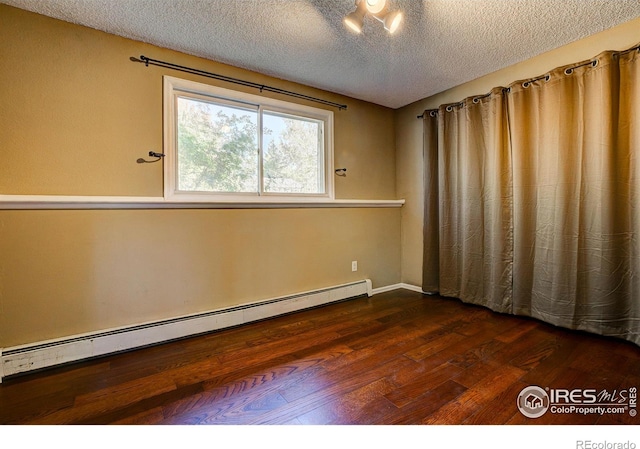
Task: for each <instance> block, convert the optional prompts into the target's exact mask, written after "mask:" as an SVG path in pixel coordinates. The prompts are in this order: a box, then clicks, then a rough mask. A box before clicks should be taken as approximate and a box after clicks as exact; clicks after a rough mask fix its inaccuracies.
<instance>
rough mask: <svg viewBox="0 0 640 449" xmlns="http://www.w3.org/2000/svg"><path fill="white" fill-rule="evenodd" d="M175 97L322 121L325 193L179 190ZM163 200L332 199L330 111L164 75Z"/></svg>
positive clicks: (255, 200)
mask: <svg viewBox="0 0 640 449" xmlns="http://www.w3.org/2000/svg"><path fill="white" fill-rule="evenodd" d="M179 96H182V97H185V96H193V98H194V99H198V98H199V99H202V98H203V97H205V98H206V97H208V98H210V99H211V100H213V101H220V102H221V103H223V102H224V100H229V101H233V102H241V103H246V104H248V105H251V106H257V107H258V110H259V111H262V109H263V108H264V109H267V110H268V111H271V112H276V113H283V114H291V115H294V116H300V117H306V118H310V119H314V120H319V121H322V122H324V126H323V128H324V133H323V134H324V136H323V137H324V185H325V193H319V194H309V193H305V194H303V193H300V194H282V193H269V192H262V191H258V192H257V193H218V192H183V191H179V190H178V189H177V182H178V179H177V169H178V163H177V162H178V158H177V150H178V148H177V137H178V136H177V99H178V97H179ZM163 106H164V154H165V157H164V161H163V163H164V200H165V201H170V202H171V201H172V202H210V203H215V202H231V203H247V202H251V203H262V202H265V203H268V202H322V201H327V200H330V201H332V200H334V199H335V191H334V176H333V174H334V170H333V112H332V111H328V110H325V109H320V108H315V107H311V106H305V105H301V104H296V103H290V102H288V101H282V100H276V99H273V98H268V97H263V96H260V95H252V94H248V93H245V92H239V91H235V90H230V89H225V88H222V87H217V86H211V85H208V84H202V83H197V82H194V81H189V80H184V79H181V78H175V77H171V76H165V77H164V94H163ZM259 117H260V118H259V120H258V129H259V134H260V137H259V143H258V146H259V147H260V148H259V149H257V150H259V151H260V155H259V161H260V163H259V165H260V170H259V173H258V176H259V184H260V189H259V190H263V180H262V176H263V173H262V168H261V167H262V151H263V149H262V148H261V147H262V129H261V123H260V122H261V115H260V116H259Z"/></svg>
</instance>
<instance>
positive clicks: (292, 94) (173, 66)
mask: <svg viewBox="0 0 640 449" xmlns="http://www.w3.org/2000/svg"><path fill="white" fill-rule="evenodd" d="M129 59H130V60H131V61H133V62H141V63H144V65H145V66H147V67H149V66H150V65H155V66H158V67H164V68H167V69H173V70H179V71H181V72H186V73H191V74H192V75H200V76H206V77H207V78H213V79H216V80H220V81H226V82H228V83H234V84H240V85H241V86H246V87H253V88H256V89H259V90H260V92H263V91H267V92H273V93H276V94H281V95H288V96H290V97H295V98H299V99H301V100H308V101H313V102H315V103H321V104H324V105H326V106H333V107H335V108H338V109H339V110H342V109H347V105H346V104H339V103H334V102H332V101H327V100H323V99H322V98H315V97H310V96H308V95H303V94H299V93H296V92H291V91H289V90H284V89H280V88H277V87H271V86H266V85H264V84H258V83H253V82H251V81H244V80H241V79H238V78H232V77H230V76H224V75H218V74H215V73H211V72H205V71H204V70H199V69H193V68H191V67H185V66H181V65H177V64H172V63H170V62H165V61H159V60H157V59H151V58H147V57H146V56H144V55H141V56H140V59H138V58H135V57H133V56H132V57H131V58H129Z"/></svg>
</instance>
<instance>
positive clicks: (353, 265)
mask: <svg viewBox="0 0 640 449" xmlns="http://www.w3.org/2000/svg"><path fill="white" fill-rule="evenodd" d="M351 271H358V261H357V260H354V261H353V262H351Z"/></svg>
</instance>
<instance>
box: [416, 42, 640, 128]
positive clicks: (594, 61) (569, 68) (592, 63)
mask: <svg viewBox="0 0 640 449" xmlns="http://www.w3.org/2000/svg"><path fill="white" fill-rule="evenodd" d="M632 51H638V52H640V45H636V46H634V47H631V48H628V49H626V50H621V51H612V52H611V53H612V54H613V55H617V56H620V55H624V54H626V53H630V52H632ZM603 53H605V52H603ZM601 54H602V53H601ZM598 56H600V55H598ZM598 56H596V57H594V58H593V59H589V60H587V61H583V62H581V63H576V64H568V65H566V66H564V67H566V68H565V70H564V74H565V75H571V74H572V73H573V71H574V70H575V69H577V68H578V67H585V66H588V65H590V66H591V67H596V66H597V65H598ZM561 67H563V66H561ZM554 70H555V69H554ZM550 78H551V75H549V73H547V74H546V75H542V76H539V77H537V78H532V79H529V80H528V81H524V82H523V83H522V85H523V86H524V87H528V86H529V85H531V83H533V82H535V81H539V80H542V79H544V80H547V81H549V79H550ZM503 89H505V90H506V91H507V92H509V91H510V90H511V88H510V87H507V88H503ZM489 95H491V93H488V94H485V95H479V96H476V97H474V98H473V102H474V103H477V100H479V99H480V98H485V97H488V96H489ZM463 103H464V102H460V103H456V104H455V106H459V105H462V104H463ZM427 112H428V113H429V115H431V117H433V116H434V115H436V114H437V113H438V109H428V110H426V111H424V113H422V114H420V115H419V116H418V118H419V119H420V118H424V116H425V114H426V113H427Z"/></svg>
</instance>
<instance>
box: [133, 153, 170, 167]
mask: <svg viewBox="0 0 640 449" xmlns="http://www.w3.org/2000/svg"><path fill="white" fill-rule="evenodd" d="M149 156H151V157H157V158H158V159H154V160H152V161H148V160H146V159H143V158H139V159H138V160H137V161H136V162H137V163H138V164H151V163H153V162H158V161H159V160H160V159H162V158H163V157H164V153H156V152H155V151H149Z"/></svg>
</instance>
